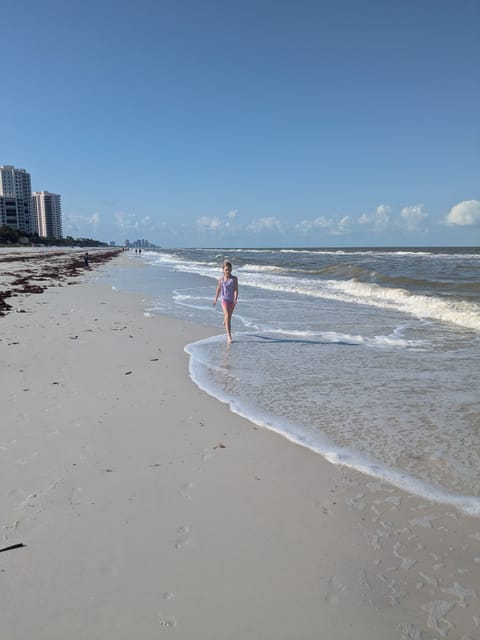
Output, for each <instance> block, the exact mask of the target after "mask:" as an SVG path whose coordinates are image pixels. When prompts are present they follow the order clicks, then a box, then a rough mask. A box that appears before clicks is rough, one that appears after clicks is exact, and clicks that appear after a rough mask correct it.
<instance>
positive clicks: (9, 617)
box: [0, 255, 480, 640]
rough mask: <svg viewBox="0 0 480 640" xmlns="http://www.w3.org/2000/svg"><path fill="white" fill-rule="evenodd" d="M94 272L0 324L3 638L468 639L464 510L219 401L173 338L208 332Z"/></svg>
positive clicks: (468, 524)
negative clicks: (313, 447) (195, 378)
mask: <svg viewBox="0 0 480 640" xmlns="http://www.w3.org/2000/svg"><path fill="white" fill-rule="evenodd" d="M122 263H123V259H122V256H121V255H120V256H119V257H118V258H115V259H114V260H113V261H112V262H110V263H108V264H106V265H101V266H99V269H101V270H103V269H111V268H116V265H118V264H122ZM95 273H96V269H94V270H92V271H89V272H85V274H84V275H82V276H81V277H78V276H77V277H76V279H75V280H74V284H73V286H59V287H56V286H50V287H49V288H47V289H46V290H44V291H42V292H41V293H39V294H38V295H26V294H25V295H23V294H22V295H19V296H17V297H16V298H15V306H16V310H17V311H18V312H19V313H20V312H21V315H19V314H18V313H16V312H15V311H13V310H12V311H10V312H9V313H8V314H7V315H5V316H4V317H2V318H0V326H1V328H2V332H1V340H0V354H1V355H0V357H1V367H2V370H4V372H5V374H6V375H4V376H3V378H4V379H5V382H4V383H3V386H2V397H1V399H2V406H4V407H5V410H4V411H3V412H2V413H3V416H4V419H2V423H4V425H5V426H4V427H3V428H2V433H1V439H0V458H1V461H0V462H1V464H2V469H3V473H4V476H3V477H4V478H5V480H4V482H3V483H2V484H3V485H4V490H3V491H2V500H1V505H0V506H1V509H0V513H1V514H2V516H1V518H2V541H1V545H0V547H1V548H2V549H3V548H5V547H11V546H13V545H19V544H23V545H25V547H17V548H15V549H11V550H8V551H5V552H4V553H1V554H0V584H1V585H2V592H1V593H2V602H3V609H2V612H3V617H2V630H3V632H4V634H5V637H8V638H9V640H17V639H18V640H23V639H24V638H26V637H34V638H36V639H37V640H40V639H45V640H47V639H48V640H54V639H55V638H62V639H63V638H66V637H68V638H70V639H72V640H76V639H77V638H78V639H79V640H80V638H85V637H88V638H93V637H102V638H115V639H116V640H118V639H121V638H125V639H127V638H131V637H140V638H150V637H157V635H158V634H162V633H163V634H165V635H166V636H168V635H171V636H172V637H177V638H185V640H187V639H189V638H193V637H197V636H199V635H200V636H202V637H208V638H209V639H212V640H213V639H216V638H218V640H223V639H225V638H231V639H235V640H237V639H238V640H240V639H243V638H245V637H249V638H252V639H253V640H256V639H258V640H260V639H263V638H265V639H266V638H279V639H289V638H299V639H300V638H301V639H305V640H307V639H308V640H309V639H310V638H311V639H312V640H313V639H314V638H315V639H316V638H318V637H329V638H338V639H339V640H340V639H344V638H347V637H353V635H355V637H359V638H369V639H376V638H378V639H379V640H380V639H381V640H389V639H390V638H392V639H394V638H399V639H407V638H414V639H415V638H423V639H429V638H437V637H439V636H441V637H448V638H458V639H459V640H460V639H461V638H462V637H466V638H467V637H472V638H473V637H475V635H476V634H477V635H478V632H479V630H480V617H478V614H477V615H476V611H477V610H478V605H479V596H480V594H479V593H478V587H477V586H476V585H478V584H479V582H480V580H479V576H480V520H479V519H478V518H477V519H476V518H472V517H469V516H464V515H462V514H460V513H458V512H456V511H455V510H454V509H453V508H452V507H446V506H442V505H438V504H434V503H430V502H427V501H426V500H422V499H421V498H416V497H415V496H412V495H409V494H408V493H404V492H402V491H401V490H399V489H396V488H395V487H392V486H390V485H387V483H382V482H378V481H376V480H374V479H372V478H368V477H366V476H363V475H362V474H360V473H359V472H355V471H352V470H349V469H348V468H345V467H340V466H335V465H332V464H330V463H329V462H327V461H326V460H325V459H323V458H322V457H320V456H319V455H318V454H316V453H313V452H312V451H310V450H309V449H306V448H304V447H301V446H297V445H295V444H292V443H291V442H289V441H287V440H286V439H285V438H283V437H282V436H280V435H277V434H275V433H274V432H272V431H269V430H267V429H263V428H260V427H257V426H256V425H254V424H253V423H251V422H249V421H247V420H246V419H244V418H241V417H240V416H238V415H235V414H233V413H231V411H230V410H229V408H228V406H227V405H225V404H223V403H221V402H219V401H216V400H214V399H213V398H212V397H210V396H208V395H207V394H206V393H204V392H202V391H201V390H200V389H199V388H198V387H196V385H194V384H193V382H192V381H191V379H190V378H189V374H188V357H187V354H186V353H185V352H184V351H183V349H184V347H185V345H186V344H187V343H191V342H193V341H195V340H199V339H201V338H205V337H209V336H211V335H215V334H216V333H219V332H220V328H219V329H218V331H215V330H213V329H211V328H208V327H204V326H200V325H193V324H190V323H187V322H184V321H181V320H176V319H172V318H167V317H162V316H153V315H151V316H146V315H145V314H144V304H143V303H144V301H143V300H142V296H138V295H135V294H130V293H128V294H127V293H123V292H118V291H112V289H111V288H109V287H108V286H106V285H103V284H99V283H97V282H95V281H92V280H93V279H94V277H95ZM92 276H93V277H92ZM2 288H3V287H2ZM10 300H11V299H10ZM25 613H27V614H28V615H25Z"/></svg>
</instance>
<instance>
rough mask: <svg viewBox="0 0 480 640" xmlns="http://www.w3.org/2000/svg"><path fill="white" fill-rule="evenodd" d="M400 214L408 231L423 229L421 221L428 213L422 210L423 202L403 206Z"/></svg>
mask: <svg viewBox="0 0 480 640" xmlns="http://www.w3.org/2000/svg"><path fill="white" fill-rule="evenodd" d="M400 215H401V217H402V218H403V220H404V221H405V223H406V225H407V229H408V230H409V231H418V230H425V224H423V223H424V222H425V221H426V220H427V219H428V213H427V212H426V211H424V208H423V204H415V205H413V206H410V207H404V208H403V209H402V210H401V212H400Z"/></svg>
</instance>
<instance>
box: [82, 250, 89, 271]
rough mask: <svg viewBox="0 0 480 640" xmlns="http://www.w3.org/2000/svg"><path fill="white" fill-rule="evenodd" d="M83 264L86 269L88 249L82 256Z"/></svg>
mask: <svg viewBox="0 0 480 640" xmlns="http://www.w3.org/2000/svg"><path fill="white" fill-rule="evenodd" d="M83 264H84V265H85V269H88V251H87V253H86V254H85V255H84V256H83Z"/></svg>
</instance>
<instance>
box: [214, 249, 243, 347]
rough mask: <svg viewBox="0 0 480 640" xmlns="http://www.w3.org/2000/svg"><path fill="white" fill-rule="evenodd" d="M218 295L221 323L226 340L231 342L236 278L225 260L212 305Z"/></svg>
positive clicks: (236, 293)
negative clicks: (221, 312) (221, 313)
mask: <svg viewBox="0 0 480 640" xmlns="http://www.w3.org/2000/svg"><path fill="white" fill-rule="evenodd" d="M219 296H220V299H221V302H222V309H223V324H224V325H225V330H226V332H227V340H228V342H233V340H232V314H233V310H234V309H235V305H236V304H237V300H238V278H237V276H233V275H232V265H231V263H230V262H227V261H225V262H224V263H223V276H222V277H221V278H220V279H219V280H218V283H217V290H216V291H215V298H214V300H213V306H215V305H216V304H217V300H218V297H219Z"/></svg>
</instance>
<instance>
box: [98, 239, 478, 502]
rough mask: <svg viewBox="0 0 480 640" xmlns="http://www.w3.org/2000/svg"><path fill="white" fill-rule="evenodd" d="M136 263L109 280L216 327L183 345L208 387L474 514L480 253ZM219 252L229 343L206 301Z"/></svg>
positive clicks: (337, 454)
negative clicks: (227, 274)
mask: <svg viewBox="0 0 480 640" xmlns="http://www.w3.org/2000/svg"><path fill="white" fill-rule="evenodd" d="M130 257H131V258H132V259H133V260H142V261H143V262H144V263H145V264H146V266H147V267H148V268H147V269H141V270H139V269H132V270H123V271H120V272H117V275H114V276H111V277H115V278H116V282H115V283H114V284H115V286H118V287H121V288H126V289H131V290H135V291H142V292H144V293H145V294H147V295H148V296H149V297H150V298H152V299H153V301H154V302H153V303H152V304H151V305H150V306H149V309H148V310H147V312H149V313H163V314H167V315H173V316H175V317H179V318H183V319H189V320H192V321H195V322H199V323H203V324H208V325H215V326H218V328H219V336H218V337H215V338H213V339H208V340H203V341H200V342H197V343H195V344H191V345H188V347H187V351H188V353H189V354H190V373H191V376H192V378H193V380H194V381H195V382H196V383H197V384H198V385H199V386H200V387H202V388H203V389H205V390H206V391H207V392H208V393H210V394H211V395H213V396H215V397H216V398H218V399H219V400H221V401H224V402H228V403H229V404H230V406H231V408H232V410H234V411H236V412H238V413H240V414H241V415H244V416H245V417H247V418H249V419H250V420H252V421H253V422H256V423H258V424H262V425H265V426H267V427H269V428H271V429H274V430H276V431H279V432H281V433H283V434H284V435H285V436H286V437H288V438H290V439H292V440H294V441H295V442H299V443H301V444H303V445H304V446H308V447H309V448H311V449H313V450H315V451H317V452H319V453H320V454H322V455H323V456H325V457H327V458H328V459H329V460H331V461H332V462H335V463H341V464H346V465H349V466H351V467H354V468H357V469H360V470H362V471H364V472H366V473H368V474H370V475H373V476H376V477H380V478H384V479H387V480H389V481H390V482H392V483H393V484H396V485H397V486H402V487H404V488H406V489H408V490H409V491H412V492H414V493H418V494H421V495H424V496H425V497H429V498H433V499H436V500H440V501H443V502H449V503H453V504H456V505H457V506H458V507H459V508H461V509H464V510H466V511H468V512H471V513H480V489H479V488H480V402H479V393H478V374H479V364H478V363H479V362H480V359H479V356H480V285H479V283H480V253H479V250H478V249H458V248H453V249H451V248H446V249H422V250H421V251H415V250H411V249H409V250H402V249H388V250H386V249H382V250H378V249H361V250H351V249H348V250H338V251H332V250H312V249H304V250H298V249H291V250H272V249H266V250H233V249H230V250H224V249H222V250H219V249H203V250H202V249H196V250H177V251H164V250H158V251H156V252H153V251H147V252H144V253H143V254H142V255H141V257H140V256H136V255H135V254H132V252H130ZM224 257H228V258H229V259H230V260H231V261H232V263H233V265H234V273H235V274H236V275H237V276H238V278H239V284H240V296H239V304H238V306H237V308H236V310H235V313H234V317H233V331H234V343H233V344H232V345H227V344H226V341H225V335H224V334H223V331H222V325H221V320H222V314H221V311H220V309H219V308H217V309H214V308H213V306H212V299H213V295H214V291H215V284H216V278H217V277H218V276H219V275H220V273H221V266H222V261H223V258H224ZM139 272H141V274H140V273H139ZM140 278H141V279H140Z"/></svg>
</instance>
